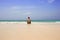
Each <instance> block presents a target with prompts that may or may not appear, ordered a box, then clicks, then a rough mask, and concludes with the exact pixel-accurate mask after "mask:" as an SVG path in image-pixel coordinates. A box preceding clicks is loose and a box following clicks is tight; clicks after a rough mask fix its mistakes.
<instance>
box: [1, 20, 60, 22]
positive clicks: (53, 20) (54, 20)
mask: <svg viewBox="0 0 60 40" xmlns="http://www.w3.org/2000/svg"><path fill="white" fill-rule="evenodd" d="M31 21H32V22H60V20H31ZM0 22H26V20H0Z"/></svg>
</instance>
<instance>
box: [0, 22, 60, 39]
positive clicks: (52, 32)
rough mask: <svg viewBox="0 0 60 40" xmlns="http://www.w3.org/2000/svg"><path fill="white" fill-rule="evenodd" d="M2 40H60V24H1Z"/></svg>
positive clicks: (0, 33)
mask: <svg viewBox="0 0 60 40" xmlns="http://www.w3.org/2000/svg"><path fill="white" fill-rule="evenodd" d="M0 40H60V23H59V22H56V23H53V22H51V23H49V22H47V23H46V22H45V23H44V22H32V24H30V25H28V24H26V22H0Z"/></svg>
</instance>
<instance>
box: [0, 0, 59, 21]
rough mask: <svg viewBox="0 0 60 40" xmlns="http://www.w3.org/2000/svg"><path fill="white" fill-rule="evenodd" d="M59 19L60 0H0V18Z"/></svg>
mask: <svg viewBox="0 0 60 40" xmlns="http://www.w3.org/2000/svg"><path fill="white" fill-rule="evenodd" d="M28 16H30V17H31V19H32V20H60V0H0V20H25V19H26V18H27V17H28Z"/></svg>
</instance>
